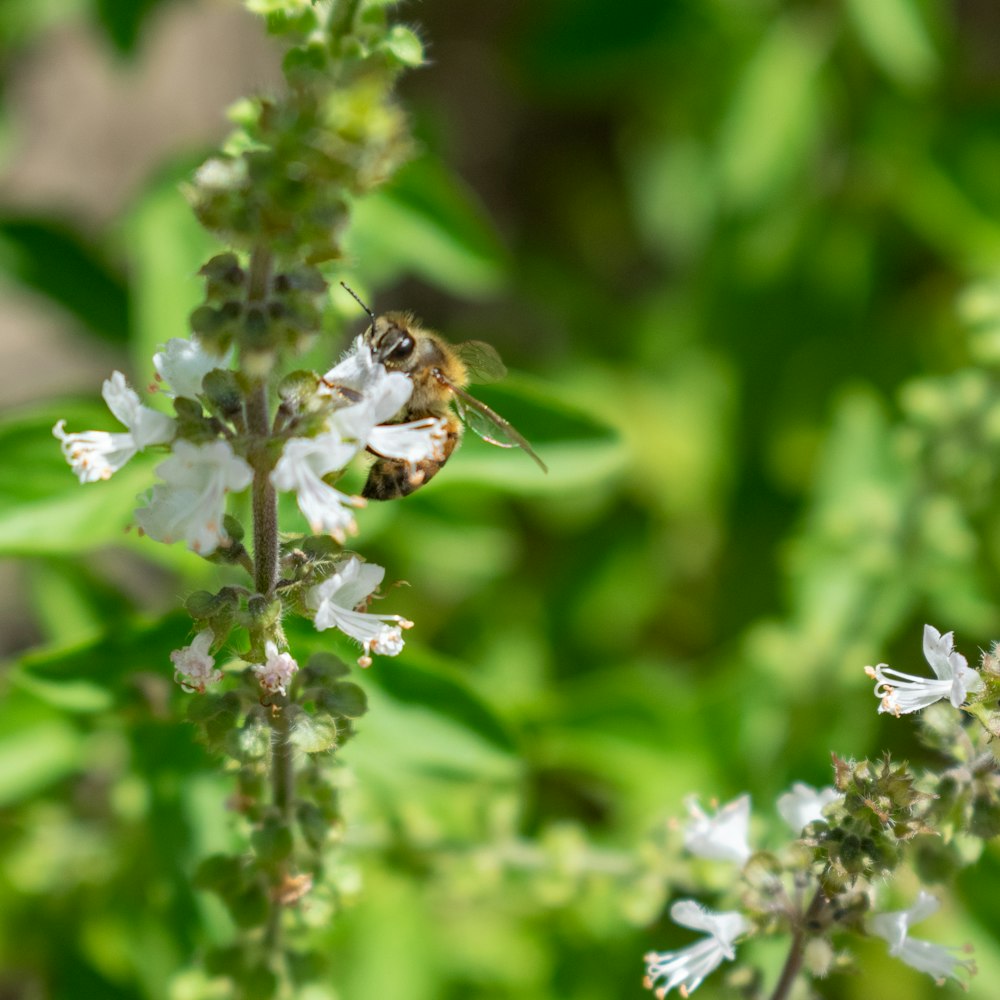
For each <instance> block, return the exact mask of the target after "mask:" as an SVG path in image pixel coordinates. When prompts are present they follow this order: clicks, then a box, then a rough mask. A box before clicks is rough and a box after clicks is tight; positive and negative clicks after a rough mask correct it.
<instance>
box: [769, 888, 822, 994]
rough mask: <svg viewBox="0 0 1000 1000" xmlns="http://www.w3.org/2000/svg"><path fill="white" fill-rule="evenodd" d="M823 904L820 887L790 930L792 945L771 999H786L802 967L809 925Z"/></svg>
mask: <svg viewBox="0 0 1000 1000" xmlns="http://www.w3.org/2000/svg"><path fill="white" fill-rule="evenodd" d="M824 906H826V897H825V896H824V895H823V890H822V889H817V890H816V893H815V895H814V896H813V898H812V900H811V901H810V903H809V906H808V907H807V908H806V911H805V913H803V914H802V916H801V917H800V918H799V919H798V920H797V921H796V922H795V926H794V929H793V931H792V946H791V948H789V950H788V957H787V958H786V959H785V966H784V968H783V969H782V970H781V976H780V978H779V979H778V982H777V984H776V985H775V987H774V992H773V993H772V994H771V1000H786V997H787V996H788V994H789V992H790V991H791V988H792V985H793V984H794V983H795V980H796V979H797V978H798V975H799V972H800V971H801V969H802V959H803V958H804V957H805V950H806V941H807V939H808V932H809V926H810V924H811V923H812V922H813V921H814V920H815V919H816V917H817V916H818V915H819V913H820V911H821V910H822V909H823V907H824Z"/></svg>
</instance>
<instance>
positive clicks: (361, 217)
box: [345, 156, 508, 297]
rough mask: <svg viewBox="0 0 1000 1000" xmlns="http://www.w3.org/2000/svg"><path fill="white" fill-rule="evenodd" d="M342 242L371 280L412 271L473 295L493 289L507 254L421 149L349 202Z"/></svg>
mask: <svg viewBox="0 0 1000 1000" xmlns="http://www.w3.org/2000/svg"><path fill="white" fill-rule="evenodd" d="M345 246H346V248H347V253H348V257H349V258H350V259H353V260H355V261H357V262H358V267H359V270H360V273H361V274H362V275H363V276H364V279H365V281H366V282H369V283H371V284H373V285H385V284H389V283H390V282H392V281H393V280H395V279H396V278H397V277H399V276H401V275H406V276H409V275H412V276H414V277H418V278H421V279H423V280H425V281H428V282H430V283H432V284H435V285H437V286H438V287H440V288H444V289H447V290H448V291H450V292H452V293H453V294H455V295H463V296H469V297H475V296H482V295H486V294H488V293H491V292H495V291H496V290H497V289H499V288H500V287H501V286H502V285H503V283H504V281H505V280H506V273H507V270H508V259H507V253H506V251H505V250H504V249H503V247H502V245H501V244H500V242H499V240H498V239H497V236H496V233H495V231H494V230H493V228H492V227H491V225H490V223H489V221H488V220H487V218H486V216H485V215H484V214H483V212H482V210H481V209H480V207H479V205H478V204H477V203H476V202H475V201H474V199H473V196H472V194H471V193H470V192H469V191H467V190H466V189H464V188H463V187H462V185H461V183H460V182H459V181H458V180H457V178H455V177H454V176H452V175H450V174H448V173H447V172H446V171H445V169H444V167H442V166H441V164H440V163H439V162H438V161H436V160H433V159H431V158H430V157H427V156H425V157H423V158H421V159H420V160H417V161H415V162H413V163H411V164H408V165H407V166H406V167H404V168H403V169H402V170H400V171H399V173H398V174H397V175H396V177H395V178H394V179H393V181H392V182H391V183H390V184H389V185H387V186H386V187H385V188H381V189H379V190H378V191H375V192H374V193H373V194H370V195H368V196H367V197H365V198H363V199H361V200H359V201H358V202H357V203H356V204H355V205H354V206H353V209H352V215H351V224H350V228H349V230H348V233H347V236H346V238H345Z"/></svg>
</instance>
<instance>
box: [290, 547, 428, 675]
mask: <svg viewBox="0 0 1000 1000" xmlns="http://www.w3.org/2000/svg"><path fill="white" fill-rule="evenodd" d="M384 576H385V570H384V569H383V568H382V567H381V566H376V565H374V564H373V563H363V562H362V561H361V560H360V559H358V558H357V556H351V558H350V559H348V560H347V562H345V563H343V564H342V565H341V566H340V568H339V569H338V571H337V572H336V573H334V574H333V576H331V577H328V578H327V579H326V580H324V581H323V582H322V583H320V584H318V585H317V586H315V587H313V588H312V589H311V590H310V591H309V592H308V593H307V594H306V604H307V605H308V606H309V607H310V608H311V609H312V610H313V611H315V612H316V614H315V618H314V621H315V624H316V628H317V629H319V631H320V632H323V631H325V630H326V629H328V628H339V629H340V631H341V632H343V633H344V634H345V635H349V636H350V637H351V638H352V639H356V640H357V641H358V642H360V643H361V645H362V647H363V648H364V654H363V655H362V656H361V657H360V658H359V659H358V663H359V664H361V666H363V667H368V666H371V662H372V661H371V655H370V654H371V653H377V654H379V655H380V656H396V655H398V654H399V653H400V652H401V651H402V649H403V633H402V629H404V628H411V627H412V625H413V622H408V621H407V620H406V619H405V618H401V617H400V616H399V615H375V614H369V613H368V612H364V611H356V610H355V609H356V608H357V606H358V605H359V604H362V603H363V602H364V601H365V600H366V599H367V598H368V597H369V596H370V595H371V594H372V593H373V591H374V590H375V588H376V587H377V586H378V585H379V584H380V583H381V582H382V578H383V577H384ZM388 622H395V623H396V624H394V625H389V624H387V623H388Z"/></svg>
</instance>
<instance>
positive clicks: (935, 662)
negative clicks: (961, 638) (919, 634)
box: [924, 625, 955, 680]
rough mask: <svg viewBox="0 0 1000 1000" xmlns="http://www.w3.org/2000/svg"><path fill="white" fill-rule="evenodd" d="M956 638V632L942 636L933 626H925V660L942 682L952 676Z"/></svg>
mask: <svg viewBox="0 0 1000 1000" xmlns="http://www.w3.org/2000/svg"><path fill="white" fill-rule="evenodd" d="M954 636H955V633H954V632H946V633H945V634H944V635H942V634H941V633H940V632H939V631H938V630H937V629H936V628H935V627H934V626H933V625H925V626H924V658H925V659H926V660H927V662H928V663H929V664H930V666H931V670H933V671H934V674H935V676H937V677H938V678H940V679H941V680H944V679H948V680H950V679H951V676H952V664H951V662H950V657H951V653H952V650H953V649H954Z"/></svg>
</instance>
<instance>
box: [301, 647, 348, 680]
mask: <svg viewBox="0 0 1000 1000" xmlns="http://www.w3.org/2000/svg"><path fill="white" fill-rule="evenodd" d="M306 672H308V674H309V675H310V677H315V678H316V679H323V680H330V681H333V680H336V679H337V678H338V677H346V676H347V675H348V674H349V673H350V672H351V668H350V667H349V666H348V665H347V664H346V663H344V661H343V660H342V659H340V657H339V656H334V655H333V653H313V654H312V656H310V657H309V659H308V660H307V661H306V666H305V670H304V671H303V673H306Z"/></svg>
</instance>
